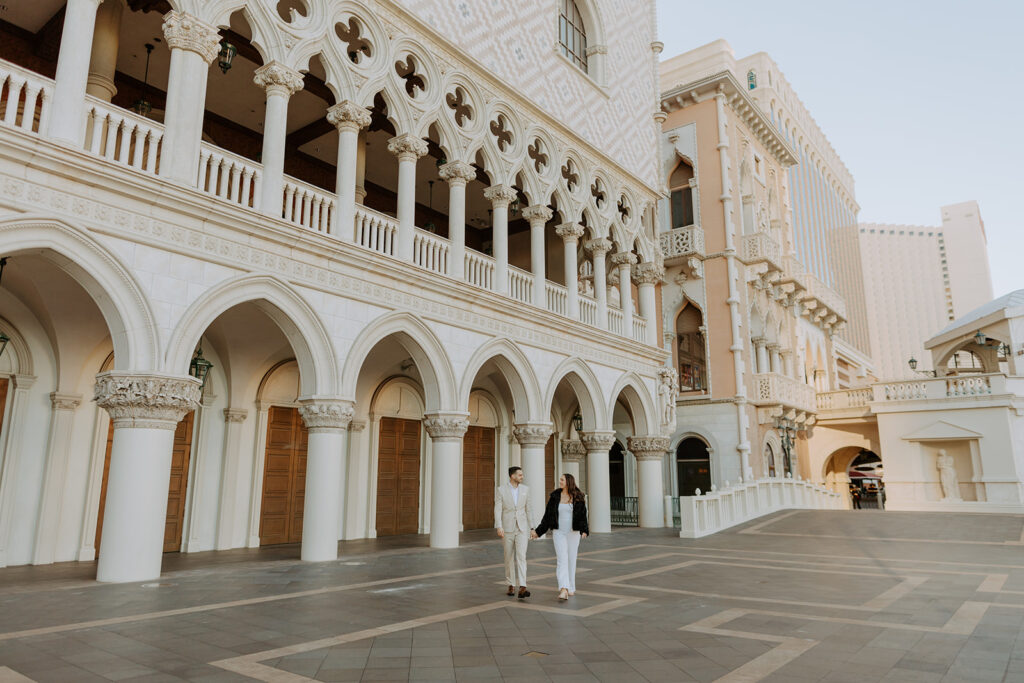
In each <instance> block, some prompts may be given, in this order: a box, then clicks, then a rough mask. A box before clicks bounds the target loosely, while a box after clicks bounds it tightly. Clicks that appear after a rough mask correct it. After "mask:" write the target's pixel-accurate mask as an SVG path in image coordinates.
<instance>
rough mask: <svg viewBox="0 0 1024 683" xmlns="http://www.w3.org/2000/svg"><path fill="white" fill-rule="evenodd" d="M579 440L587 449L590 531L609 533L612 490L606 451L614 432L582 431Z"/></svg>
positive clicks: (613, 438) (613, 440) (610, 527)
mask: <svg viewBox="0 0 1024 683" xmlns="http://www.w3.org/2000/svg"><path fill="white" fill-rule="evenodd" d="M580 440H581V441H582V442H583V446H584V448H586V449H587V489H588V490H587V496H588V501H589V502H588V506H587V511H588V512H589V513H590V531H591V532H592V533H598V534H600V533H609V532H611V530H612V492H611V477H610V476H609V473H608V451H609V450H611V447H612V445H613V444H614V443H615V432H584V433H583V434H581V435H580Z"/></svg>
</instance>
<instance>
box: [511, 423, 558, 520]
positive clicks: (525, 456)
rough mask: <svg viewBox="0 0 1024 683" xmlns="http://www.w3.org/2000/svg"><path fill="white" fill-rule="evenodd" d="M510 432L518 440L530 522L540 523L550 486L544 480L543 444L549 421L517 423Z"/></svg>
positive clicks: (545, 439)
mask: <svg viewBox="0 0 1024 683" xmlns="http://www.w3.org/2000/svg"><path fill="white" fill-rule="evenodd" d="M512 434H514V435H515V437H516V441H518V442H519V449H520V452H521V454H522V457H521V461H522V468H523V479H524V482H525V483H526V485H527V486H528V487H529V488H530V511H529V512H530V515H529V516H530V523H531V524H534V525H536V524H540V520H541V517H543V516H544V506H545V505H546V504H547V502H548V493H549V491H548V487H549V486H551V482H546V481H545V480H544V446H546V445H547V443H548V439H550V438H551V423H550V422H526V423H523V424H517V425H516V428H515V429H514V430H513V431H512Z"/></svg>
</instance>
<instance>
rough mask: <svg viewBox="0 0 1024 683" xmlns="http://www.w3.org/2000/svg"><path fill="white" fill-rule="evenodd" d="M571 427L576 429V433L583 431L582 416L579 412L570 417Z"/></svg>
mask: <svg viewBox="0 0 1024 683" xmlns="http://www.w3.org/2000/svg"><path fill="white" fill-rule="evenodd" d="M572 426H573V427H574V428H575V429H576V433H577V434H579V433H580V432H582V431H583V416H582V415H580V411H578V410H577V411H576V414H575V415H573V416H572Z"/></svg>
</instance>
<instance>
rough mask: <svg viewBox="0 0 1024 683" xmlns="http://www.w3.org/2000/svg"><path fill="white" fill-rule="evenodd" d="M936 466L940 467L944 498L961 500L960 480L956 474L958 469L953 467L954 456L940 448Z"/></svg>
mask: <svg viewBox="0 0 1024 683" xmlns="http://www.w3.org/2000/svg"><path fill="white" fill-rule="evenodd" d="M936 466H937V467H938V468H939V481H940V482H941V483H942V499H943V500H961V498H960V480H959V478H958V477H957V476H956V469H954V468H953V456H952V455H949V454H948V453H946V450H945V449H944V448H940V449H939V455H938V457H937V458H936Z"/></svg>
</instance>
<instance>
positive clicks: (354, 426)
mask: <svg viewBox="0 0 1024 683" xmlns="http://www.w3.org/2000/svg"><path fill="white" fill-rule="evenodd" d="M365 429H366V420H352V421H351V422H349V423H348V431H350V432H355V433H357V434H358V433H359V432H361V431H364V430H365Z"/></svg>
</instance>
